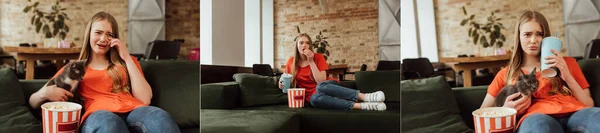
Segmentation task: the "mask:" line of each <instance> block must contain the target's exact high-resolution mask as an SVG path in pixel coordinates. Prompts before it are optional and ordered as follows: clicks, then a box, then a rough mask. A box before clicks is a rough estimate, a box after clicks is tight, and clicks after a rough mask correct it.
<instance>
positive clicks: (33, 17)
mask: <svg viewBox="0 0 600 133" xmlns="http://www.w3.org/2000/svg"><path fill="white" fill-rule="evenodd" d="M34 23H35V15H33V16H31V25H33V24H34Z"/></svg>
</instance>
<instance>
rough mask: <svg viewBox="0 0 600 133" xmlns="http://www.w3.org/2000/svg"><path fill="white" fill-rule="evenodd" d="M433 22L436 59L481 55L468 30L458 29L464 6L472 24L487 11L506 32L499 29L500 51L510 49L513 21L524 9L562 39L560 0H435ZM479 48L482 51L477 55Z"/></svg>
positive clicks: (562, 26) (482, 20)
mask: <svg viewBox="0 0 600 133" xmlns="http://www.w3.org/2000/svg"><path fill="white" fill-rule="evenodd" d="M434 6H435V9H434V10H435V19H436V27H437V34H438V35H437V37H438V49H439V50H438V52H439V56H440V57H456V56H457V55H459V54H474V55H477V54H480V53H483V51H484V50H483V49H482V48H481V45H474V44H473V42H472V41H471V39H469V36H468V35H467V34H468V28H467V27H466V26H465V27H463V26H460V22H461V21H462V19H463V18H465V15H463V12H462V9H461V7H462V6H466V9H467V13H468V14H469V15H471V14H475V16H476V18H475V19H476V21H478V22H480V23H485V22H487V16H489V15H490V13H491V11H493V10H499V12H497V13H494V15H495V16H496V17H500V18H502V20H501V21H500V22H501V23H502V24H503V25H504V26H505V27H506V29H503V30H502V33H503V34H504V36H506V42H505V43H504V46H503V47H502V49H507V50H508V49H512V47H513V45H514V44H513V42H514V39H515V38H514V28H515V25H516V23H517V22H516V21H518V19H519V17H520V15H521V14H522V12H523V11H525V10H534V11H538V12H540V13H542V14H543V15H544V16H545V17H546V19H547V20H548V22H549V24H550V25H549V26H550V31H551V33H552V35H554V33H555V32H556V31H558V33H559V35H558V37H559V38H561V39H563V40H564V39H565V34H564V22H563V5H562V0H531V1H522V0H435V1H434ZM480 49H481V50H482V51H481V52H480Z"/></svg>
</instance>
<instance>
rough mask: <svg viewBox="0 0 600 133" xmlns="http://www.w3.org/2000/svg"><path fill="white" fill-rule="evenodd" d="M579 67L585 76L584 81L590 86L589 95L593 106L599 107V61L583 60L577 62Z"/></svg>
mask: <svg viewBox="0 0 600 133" xmlns="http://www.w3.org/2000/svg"><path fill="white" fill-rule="evenodd" d="M578 63H579V67H580V68H581V71H582V72H583V75H584V76H585V79H586V80H587V82H588V83H589V84H590V88H589V89H590V94H592V99H594V106H595V107H600V69H598V66H599V65H600V59H598V58H596V59H584V60H579V61H578Z"/></svg>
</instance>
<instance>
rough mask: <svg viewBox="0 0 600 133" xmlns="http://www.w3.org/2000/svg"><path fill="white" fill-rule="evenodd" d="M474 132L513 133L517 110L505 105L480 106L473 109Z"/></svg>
mask: <svg viewBox="0 0 600 133" xmlns="http://www.w3.org/2000/svg"><path fill="white" fill-rule="evenodd" d="M472 114H473V122H474V124H475V133H514V132H515V130H516V129H515V123H516V117H517V110H515V109H512V108H506V107H489V108H480V109H477V110H475V111H473V113H472Z"/></svg>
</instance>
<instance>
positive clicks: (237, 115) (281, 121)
mask: <svg viewBox="0 0 600 133" xmlns="http://www.w3.org/2000/svg"><path fill="white" fill-rule="evenodd" d="M200 113H201V115H202V128H201V129H200V130H201V132H202V133H298V132H299V131H300V127H299V120H298V116H297V115H296V114H295V113H293V112H287V111H271V110H213V109H202V110H201V112H200Z"/></svg>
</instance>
